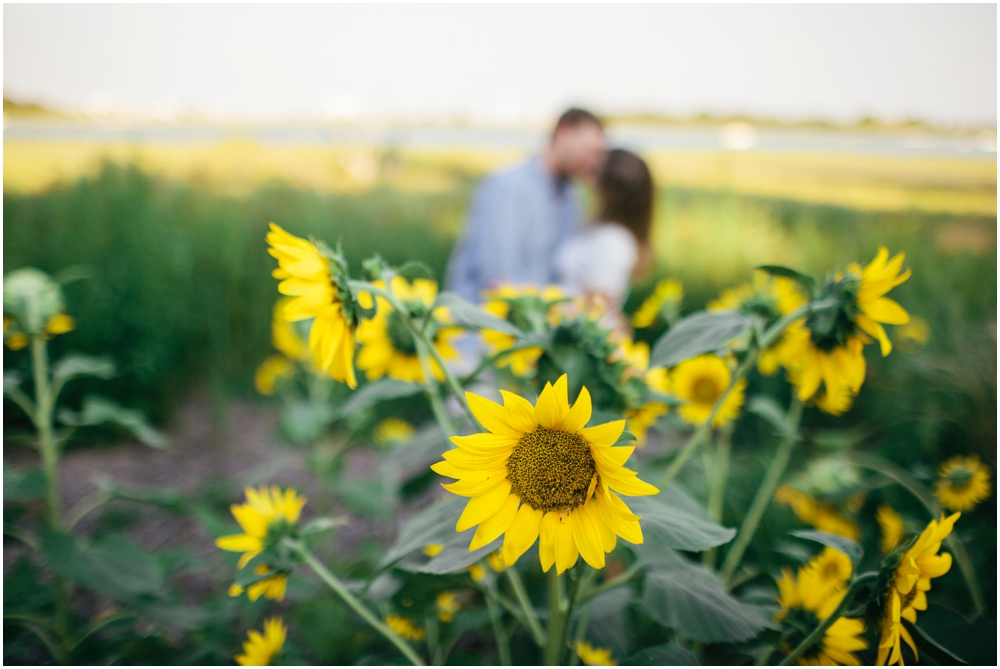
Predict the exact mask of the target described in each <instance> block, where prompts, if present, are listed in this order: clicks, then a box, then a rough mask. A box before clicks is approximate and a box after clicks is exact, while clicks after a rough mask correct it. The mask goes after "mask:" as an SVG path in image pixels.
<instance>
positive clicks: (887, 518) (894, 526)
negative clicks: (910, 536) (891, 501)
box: [875, 504, 906, 553]
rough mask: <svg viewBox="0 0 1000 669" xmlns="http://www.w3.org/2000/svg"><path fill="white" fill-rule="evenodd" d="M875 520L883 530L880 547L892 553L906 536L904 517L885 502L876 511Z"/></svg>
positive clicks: (884, 551) (885, 551) (883, 550)
mask: <svg viewBox="0 0 1000 669" xmlns="http://www.w3.org/2000/svg"><path fill="white" fill-rule="evenodd" d="M875 520H876V521H877V522H878V527H879V529H880V530H881V531H882V542H881V544H880V548H881V549H882V552H883V553H891V552H892V549H893V548H895V547H896V546H897V545H898V544H899V542H900V541H901V540H902V539H903V537H904V536H906V525H904V524H903V518H902V516H900V515H899V514H898V513H896V511H895V510H894V509H893V508H892V507H891V506H888V505H887V504H883V505H882V506H880V507H879V508H878V511H876V512H875Z"/></svg>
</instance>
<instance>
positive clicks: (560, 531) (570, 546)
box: [553, 513, 580, 574]
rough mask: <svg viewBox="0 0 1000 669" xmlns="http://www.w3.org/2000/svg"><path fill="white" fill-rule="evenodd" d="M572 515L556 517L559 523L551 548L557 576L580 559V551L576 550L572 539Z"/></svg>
mask: <svg viewBox="0 0 1000 669" xmlns="http://www.w3.org/2000/svg"><path fill="white" fill-rule="evenodd" d="M573 515H574V514H571V513H567V514H560V515H559V516H558V517H557V519H558V521H559V522H558V524H557V525H556V532H555V535H556V536H555V545H554V547H553V548H554V549H555V554H556V572H557V573H559V574H561V573H563V572H564V571H566V570H567V569H570V568H572V567H573V565H575V564H576V561H577V558H579V557H580V549H579V548H577V545H576V540H574V539H573V524H574V522H575V519H574V518H573Z"/></svg>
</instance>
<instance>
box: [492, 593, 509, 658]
mask: <svg viewBox="0 0 1000 669" xmlns="http://www.w3.org/2000/svg"><path fill="white" fill-rule="evenodd" d="M486 608H487V609H489V612H490V622H491V623H492V624H493V638H494V639H495V641H496V645H497V663H498V664H500V665H501V666H505V667H509V666H510V665H511V664H512V662H511V657H510V638H509V637H508V636H507V630H506V629H504V626H503V611H502V610H500V608H499V607H498V606H497V603H496V602H495V601H493V598H492V597H486Z"/></svg>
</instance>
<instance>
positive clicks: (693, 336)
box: [649, 311, 750, 367]
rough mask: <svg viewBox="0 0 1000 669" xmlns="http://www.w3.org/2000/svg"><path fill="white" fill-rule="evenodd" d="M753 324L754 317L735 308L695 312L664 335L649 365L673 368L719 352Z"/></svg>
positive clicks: (654, 349)
mask: <svg viewBox="0 0 1000 669" xmlns="http://www.w3.org/2000/svg"><path fill="white" fill-rule="evenodd" d="M749 325H750V319H749V318H748V317H747V316H744V315H743V314H740V313H737V312H735V311H719V312H709V311H699V312H697V313H694V314H691V315H690V316H688V317H686V318H684V319H682V320H681V321H679V322H678V323H677V325H675V326H673V327H672V328H670V329H669V330H667V332H666V334H664V335H663V336H662V337H660V339H659V341H657V342H656V346H654V347H653V353H652V354H651V355H650V357H649V366H650V367H673V366H674V365H676V364H677V363H679V362H683V361H684V360H687V359H688V358H693V357H695V356H696V355H701V354H702V353H708V352H709V351H717V350H719V349H720V348H723V347H724V346H725V345H726V344H727V343H728V342H729V341H731V340H733V339H735V338H736V337H738V336H739V335H740V334H741V333H742V332H743V331H744V330H746V329H747V327H749Z"/></svg>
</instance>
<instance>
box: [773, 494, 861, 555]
mask: <svg viewBox="0 0 1000 669" xmlns="http://www.w3.org/2000/svg"><path fill="white" fill-rule="evenodd" d="M774 499H775V500H776V501H778V502H781V503H782V504H787V505H788V506H790V507H792V511H793V512H794V513H795V515H796V516H797V517H798V519H799V520H801V521H802V522H803V523H805V524H807V525H812V526H813V527H815V528H816V529H817V530H819V531H821V532H828V533H829V534H836V535H837V536H840V537H844V538H845V539H850V540H851V541H857V540H858V539H859V538H860V537H861V531H860V530H859V529H858V526H857V524H855V522H854V521H852V520H851V519H850V518H847V517H846V516H844V515H843V514H841V513H840V512H838V511H837V510H836V509H835V508H833V507H832V506H831V505H829V504H826V503H825V502H820V501H817V500H816V499H815V498H813V497H812V496H811V495H808V494H806V493H804V492H802V491H800V490H796V489H795V488H793V487H791V486H788V485H783V486H781V487H779V488H778V489H777V490H776V491H775V493H774Z"/></svg>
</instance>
